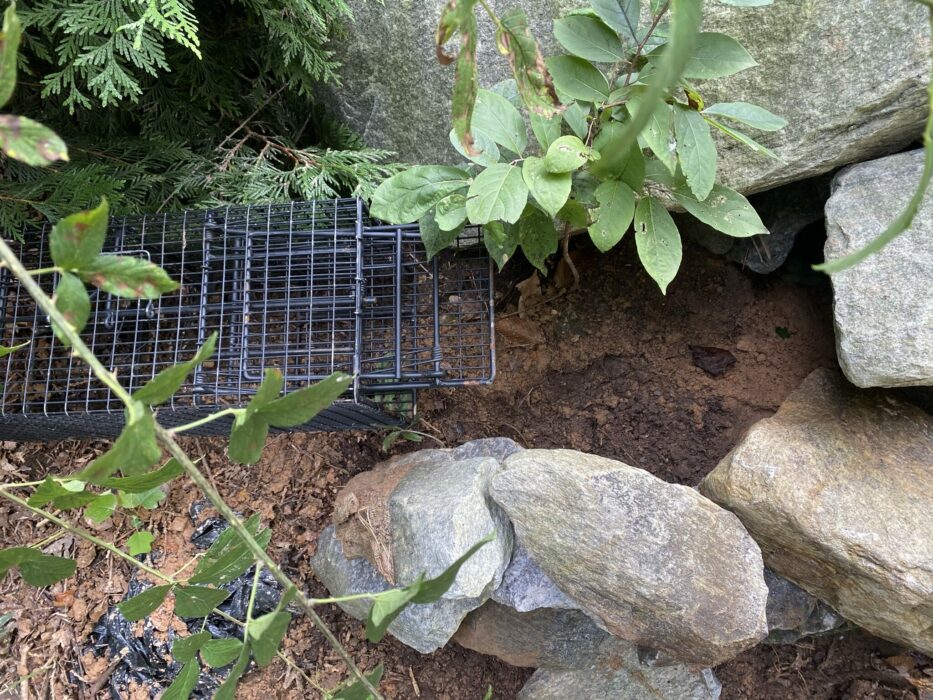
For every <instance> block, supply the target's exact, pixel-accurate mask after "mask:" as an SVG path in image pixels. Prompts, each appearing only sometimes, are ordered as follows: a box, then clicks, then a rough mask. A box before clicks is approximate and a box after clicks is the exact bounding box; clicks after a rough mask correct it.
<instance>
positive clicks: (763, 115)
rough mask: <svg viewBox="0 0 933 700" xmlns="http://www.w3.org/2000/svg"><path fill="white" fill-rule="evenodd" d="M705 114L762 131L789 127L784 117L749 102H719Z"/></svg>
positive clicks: (704, 112) (705, 110)
mask: <svg viewBox="0 0 933 700" xmlns="http://www.w3.org/2000/svg"><path fill="white" fill-rule="evenodd" d="M703 114H705V115H709V116H713V117H723V118H725V119H731V120H732V121H737V122H741V123H743V124H747V125H748V126H750V127H752V128H753V129H759V130H761V131H777V130H779V129H783V128H784V127H785V126H787V120H786V119H784V117H779V116H778V115H776V114H772V113H771V112H769V111H768V110H766V109H765V108H764V107H759V106H758V105H753V104H751V103H749V102H717V103H716V104H713V105H710V106H709V107H707V108H706V109H704V110H703Z"/></svg>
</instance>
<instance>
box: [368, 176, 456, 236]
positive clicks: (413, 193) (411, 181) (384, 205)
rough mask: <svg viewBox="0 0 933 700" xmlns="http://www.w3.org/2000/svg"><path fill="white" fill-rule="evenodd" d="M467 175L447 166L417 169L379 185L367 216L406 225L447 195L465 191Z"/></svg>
mask: <svg viewBox="0 0 933 700" xmlns="http://www.w3.org/2000/svg"><path fill="white" fill-rule="evenodd" d="M469 178H470V174H469V173H468V172H467V171H466V170H461V169H460V168H453V167H450V166H448V165H419V166H415V167H414V168H409V169H408V170H403V171H402V172H400V173H398V174H397V175H393V176H392V177H390V178H389V179H388V180H386V181H385V182H383V183H382V184H381V185H379V187H377V188H376V191H375V192H374V193H373V199H372V204H371V206H370V209H369V212H370V214H371V215H372V216H373V218H375V219H381V220H383V221H385V222H388V223H390V224H408V223H411V222H413V221H417V220H418V219H420V218H421V217H422V216H423V215H424V213H425V212H427V211H428V210H429V209H430V208H431V207H433V206H434V205H435V204H437V203H438V202H439V201H441V200H442V199H443V198H444V197H446V196H447V195H449V194H452V193H454V192H456V191H457V190H459V189H462V188H464V187H466V186H467V185H468V184H469Z"/></svg>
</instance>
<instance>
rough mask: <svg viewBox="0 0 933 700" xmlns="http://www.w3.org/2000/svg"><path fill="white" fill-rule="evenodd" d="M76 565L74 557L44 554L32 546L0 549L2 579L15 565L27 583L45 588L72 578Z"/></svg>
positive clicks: (0, 579)
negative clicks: (67, 557)
mask: <svg viewBox="0 0 933 700" xmlns="http://www.w3.org/2000/svg"><path fill="white" fill-rule="evenodd" d="M76 566H77V562H75V561H74V559H66V558H65V557H57V556H54V555H52V554H43V553H42V552H40V551H39V550H38V549H33V548H31V547H11V548H10V549H4V550H2V551H0V581H2V580H3V579H4V577H5V576H6V575H7V572H8V571H9V570H10V569H12V568H14V567H15V568H18V569H19V573H20V576H22V577H23V580H24V581H25V582H26V583H28V584H29V585H31V586H36V587H37V588H43V587H45V586H51V585H52V584H53V583H58V582H59V581H63V580H64V579H66V578H70V577H71V576H73V575H74V572H75V567H76Z"/></svg>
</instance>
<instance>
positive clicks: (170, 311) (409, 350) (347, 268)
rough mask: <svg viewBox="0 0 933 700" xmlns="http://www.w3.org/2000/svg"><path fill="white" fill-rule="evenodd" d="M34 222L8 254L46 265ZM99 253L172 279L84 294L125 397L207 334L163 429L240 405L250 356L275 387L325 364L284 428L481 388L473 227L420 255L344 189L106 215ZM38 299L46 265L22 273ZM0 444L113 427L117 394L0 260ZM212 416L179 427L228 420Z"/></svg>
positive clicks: (204, 429)
mask: <svg viewBox="0 0 933 700" xmlns="http://www.w3.org/2000/svg"><path fill="white" fill-rule="evenodd" d="M49 230H50V229H49V227H48V226H44V227H43V228H42V229H32V230H26V231H24V232H23V235H22V239H23V242H22V243H15V244H14V250H17V253H18V255H19V257H20V259H21V260H22V261H23V263H24V264H25V265H26V267H27V268H29V269H37V268H43V267H49V266H51V260H50V256H49V251H48V234H49ZM103 254H105V255H125V256H136V257H140V258H143V259H145V260H149V261H151V262H153V263H155V264H157V265H159V266H161V267H162V268H164V269H165V271H166V272H167V273H168V274H169V276H170V277H171V278H172V279H174V280H176V281H177V282H179V285H180V286H179V288H178V289H177V290H176V291H174V292H171V293H169V294H165V295H163V296H161V297H160V298H158V299H154V300H145V299H144V300H130V299H122V298H119V297H116V296H113V295H110V294H107V293H105V292H102V291H100V290H96V289H95V290H91V293H90V294H91V316H90V319H89V321H88V324H87V326H86V327H85V329H84V330H83V332H82V338H84V340H85V342H86V343H87V344H88V345H89V346H90V348H91V350H93V351H94V353H95V354H96V355H97V357H98V358H99V359H100V360H101V362H102V363H103V364H104V366H106V367H108V368H109V369H110V370H111V371H113V372H114V373H115V374H116V376H117V378H118V379H119V381H120V382H121V383H122V384H123V385H124V386H125V387H126V388H127V389H129V390H130V391H135V390H136V389H139V388H140V387H142V386H143V385H144V384H145V383H146V382H147V381H149V380H150V379H151V378H152V377H153V376H155V375H156V374H157V373H158V372H159V371H161V370H163V369H165V368H166V367H170V366H172V365H174V364H178V363H179V362H184V361H186V360H188V359H190V358H191V357H192V356H193V355H194V353H195V352H196V351H197V349H198V348H199V347H201V346H202V345H203V344H204V342H205V341H206V339H207V338H208V336H209V335H210V334H211V333H213V332H216V333H217V334H218V339H217V348H216V351H215V353H214V356H213V357H212V358H211V359H210V360H208V361H207V362H205V363H204V364H202V365H201V366H200V367H198V368H197V369H196V370H195V371H194V372H192V373H191V375H189V377H188V378H187V380H186V382H185V384H184V385H183V386H182V387H181V389H180V390H179V391H178V393H176V394H175V396H173V397H172V399H171V400H170V401H169V402H168V403H167V404H166V405H165V406H164V407H161V408H159V409H158V417H159V420H160V422H162V423H163V424H164V425H166V426H167V427H172V426H177V425H182V424H184V423H188V422H191V421H193V420H196V419H198V418H201V417H204V416H207V415H209V414H211V413H213V412H215V411H217V410H219V409H223V408H230V407H238V406H243V405H245V404H246V403H247V402H248V401H249V400H250V397H251V396H252V395H253V394H254V393H255V392H256V390H257V388H258V387H259V384H260V382H261V381H262V376H263V373H264V371H265V370H266V369H267V368H272V367H274V368H277V369H279V370H280V371H281V372H282V374H283V376H284V379H285V387H284V391H285V392H288V391H294V390H295V389H298V388H301V387H303V386H306V385H307V384H309V383H311V382H315V381H317V380H320V379H323V378H325V377H327V376H328V375H330V374H331V373H333V372H337V371H340V372H346V373H347V374H352V375H353V376H354V381H353V383H352V386H351V387H350V389H348V391H347V394H346V395H345V396H344V397H341V398H340V399H338V401H337V402H335V403H334V405H333V406H331V407H330V408H328V409H326V410H325V411H322V412H321V413H320V414H318V416H317V417H315V418H314V419H313V420H312V421H310V422H309V423H308V424H306V425H304V426H301V428H298V429H301V430H340V429H362V428H379V427H386V426H395V425H402V424H404V423H405V421H406V420H408V419H410V418H411V416H412V415H413V414H414V410H415V407H416V397H417V391H418V390H419V389H426V388H432V387H451V386H464V385H471V384H488V383H490V382H491V381H492V380H493V378H494V376H495V352H494V333H493V275H492V263H491V261H490V259H489V257H488V255H487V254H486V252H485V248H484V246H483V245H482V240H481V233H480V231H479V230H478V229H476V228H470V229H466V230H465V231H464V233H463V234H461V235H460V237H459V238H458V239H457V242H456V244H455V246H454V247H453V248H452V249H448V250H446V251H444V252H442V253H441V254H439V255H437V256H435V257H434V258H433V259H431V260H428V257H427V253H426V252H425V249H424V246H423V245H422V243H421V238H420V234H419V232H418V227H417V226H416V225H410V226H387V225H384V224H381V223H380V222H376V221H373V220H371V219H370V218H369V216H368V214H367V212H366V210H365V207H364V205H363V203H362V201H361V200H359V199H335V200H327V201H312V202H292V203H290V204H276V205H263V206H242V207H226V208H223V209H214V210H208V211H186V212H182V213H177V214H156V215H139V216H125V217H113V218H112V219H111V221H110V228H109V231H108V236H107V240H106V242H105V244H104V249H103ZM38 280H39V282H40V285H41V286H42V287H43V289H44V290H45V291H46V292H47V293H49V294H51V292H52V290H53V288H54V286H55V284H56V283H57V281H58V280H57V275H54V274H51V275H43V276H41V277H39V278H38ZM27 342H28V345H26V346H25V347H23V348H21V349H19V350H16V351H15V352H12V353H10V354H9V355H7V356H6V357H3V358H0V373H2V375H3V378H2V380H0V381H2V386H0V439H6V440H53V439H60V438H66V437H112V436H115V435H117V434H119V432H120V430H121V429H122V426H123V404H122V402H121V401H120V400H119V399H118V398H117V397H115V396H114V395H113V394H112V393H111V391H110V390H109V389H108V388H107V387H106V386H105V385H104V384H102V383H101V382H99V381H98V380H97V379H96V378H95V377H94V376H93V374H92V373H91V371H90V369H89V367H88V366H87V365H86V364H84V362H82V361H81V360H80V359H79V358H77V357H74V356H73V355H72V353H71V351H70V350H69V349H68V348H65V347H64V346H63V345H62V344H61V343H60V342H59V340H58V339H57V338H56V337H55V335H54V334H53V333H52V329H51V326H50V324H49V320H48V318H47V317H46V316H45V314H44V313H42V312H41V310H40V309H39V308H38V306H37V305H36V304H35V302H34V301H33V300H32V298H31V297H29V295H28V294H27V293H26V292H25V291H24V290H23V289H22V287H21V286H20V284H19V282H18V280H16V279H15V278H14V277H13V276H12V275H11V273H10V272H9V270H6V269H2V270H0V345H2V346H6V347H13V346H16V345H19V344H21V343H27ZM229 427H230V422H229V421H223V420H218V421H215V422H211V423H208V424H206V425H204V426H201V428H199V429H195V430H192V431H191V434H202V435H208V434H210V435H213V434H222V433H225V432H228V431H229Z"/></svg>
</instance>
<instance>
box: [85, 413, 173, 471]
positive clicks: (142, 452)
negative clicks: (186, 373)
mask: <svg viewBox="0 0 933 700" xmlns="http://www.w3.org/2000/svg"><path fill="white" fill-rule="evenodd" d="M125 415H126V425H125V426H124V428H123V432H121V433H120V437H118V438H117V439H116V441H115V442H114V443H113V445H112V446H111V448H110V449H109V450H107V451H106V452H105V453H104V454H102V455H101V456H100V457H98V458H97V459H95V460H94V461H93V462H91V463H90V464H89V465H88V466H87V468H85V469H84V470H83V471H82V472H80V473H79V474H76V475H75V477H74V478H75V479H79V480H81V481H90V482H91V483H92V484H99V483H101V482H102V481H103V480H104V479H106V478H107V477H109V476H110V475H111V474H113V473H114V472H115V471H117V470H118V469H121V470H122V471H123V473H124V474H125V475H127V476H131V475H133V474H139V473H141V472H144V471H146V470H147V469H149V467H151V466H152V465H153V464H155V463H156V462H158V461H159V457H161V456H162V450H161V449H159V445H158V443H156V438H155V419H154V418H153V416H152V411H150V410H149V409H148V408H146V407H145V406H143V405H142V404H141V403H139V402H138V401H133V402H132V403H131V404H130V405H129V406H128V407H127V408H126V411H125Z"/></svg>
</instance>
